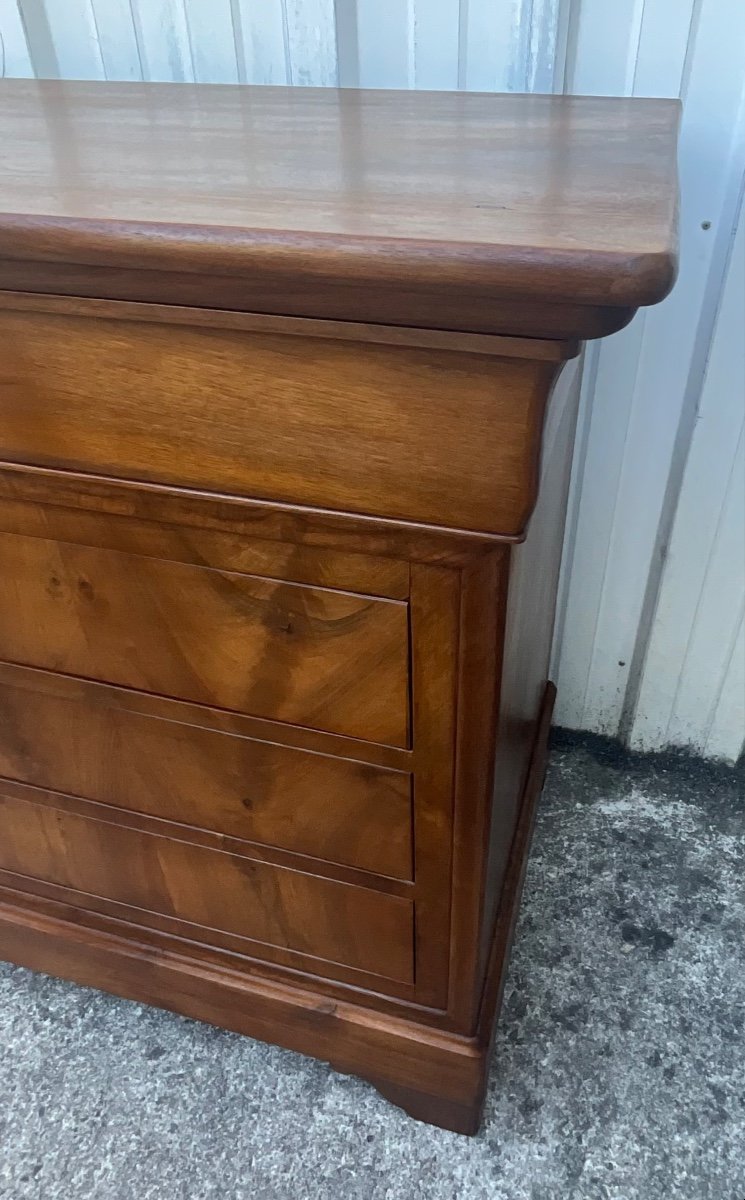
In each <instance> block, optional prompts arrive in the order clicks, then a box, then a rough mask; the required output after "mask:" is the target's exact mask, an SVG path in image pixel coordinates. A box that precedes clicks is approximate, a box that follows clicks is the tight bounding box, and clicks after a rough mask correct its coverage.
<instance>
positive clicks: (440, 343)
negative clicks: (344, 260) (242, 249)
mask: <svg viewBox="0 0 745 1200" xmlns="http://www.w3.org/2000/svg"><path fill="white" fill-rule="evenodd" d="M0 309H5V310H8V311H10V312H34V313H52V314H54V313H57V314H62V316H74V317H101V318H107V317H108V318H111V319H113V320H120V321H123V320H128V321H146V322H148V323H149V324H153V325H177V326H181V327H183V328H186V329H189V328H194V329H232V330H235V331H236V332H238V333H275V334H276V333H278V334H282V336H285V337H303V338H321V339H323V340H326V341H332V342H355V343H358V344H361V345H374V346H408V347H413V348H414V349H419V350H453V351H455V353H457V354H489V355H493V356H494V357H495V358H529V359H530V360H531V361H534V362H555V363H558V362H564V361H565V360H566V359H568V358H575V357H576V356H577V354H578V352H579V346H578V343H577V342H576V341H574V342H572V341H567V340H561V341H550V340H548V339H545V338H537V337H531V338H521V337H500V336H498V335H492V334H482V333H454V332H452V331H450V330H446V329H419V328H416V329H415V328H412V327H410V326H401V325H371V324H367V325H363V324H360V322H359V321H327V320H320V321H319V320H314V319H313V318H311V317H283V316H277V315H272V314H267V313H248V312H230V311H226V310H224V309H218V310H215V309H209V308H187V307H185V306H184V305H174V304H137V303H133V302H128V301H125V300H91V299H82V300H76V299H73V298H72V297H70V296H54V295H48V296H46V295H35V294H33V293H24V292H4V291H0Z"/></svg>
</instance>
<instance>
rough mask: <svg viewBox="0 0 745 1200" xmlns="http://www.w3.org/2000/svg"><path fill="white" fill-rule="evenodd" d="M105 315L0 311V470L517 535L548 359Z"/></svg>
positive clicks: (548, 376) (527, 499)
mask: <svg viewBox="0 0 745 1200" xmlns="http://www.w3.org/2000/svg"><path fill="white" fill-rule="evenodd" d="M79 309H80V310H82V312H84V311H85V305H79ZM108 313H109V315H107V316H106V317H102V316H100V315H91V316H90V317H86V316H84V315H80V316H76V317H69V316H64V315H62V314H57V315H54V316H51V315H49V314H37V313H33V312H23V313H13V312H9V311H2V310H0V340H1V341H2V343H3V346H4V355H3V368H2V370H3V421H2V425H0V458H2V459H4V460H7V461H20V462H34V463H38V464H40V465H42V466H50V467H67V468H73V469H75V470H81V471H92V472H94V473H96V474H106V475H109V474H110V475H117V476H120V477H123V478H127V479H143V480H148V481H150V482H154V481H157V482H162V483H172V484H179V485H186V486H189V487H197V488H207V489H209V490H212V491H225V492H238V493H242V494H246V495H252V496H257V497H263V498H265V499H272V500H284V501H289V502H292V503H297V504H319V505H321V506H323V507H324V508H331V509H337V510H338V509H341V510H355V511H360V512H363V513H365V512H366V513H370V514H372V515H376V516H387V517H396V518H399V519H403V520H409V521H425V522H427V523H430V524H433V525H445V526H450V527H453V526H454V527H457V528H461V529H474V530H486V531H488V532H498V533H503V534H508V535H509V534H519V533H521V531H522V529H523V527H524V525H525V521H526V518H527V515H528V513H529V511H530V508H531V506H532V503H533V500H534V497H535V487H536V483H537V469H536V468H537V461H538V454H539V449H540V428H541V422H542V416H543V406H544V404H545V400H546V395H547V392H548V389H549V387H550V384H551V381H552V379H553V378H554V377H555V375H556V371H557V363H556V362H550V361H543V360H539V361H535V362H533V361H530V360H526V359H520V358H517V357H510V358H504V359H502V358H497V357H494V356H493V355H486V354H472V353H466V354H463V353H458V354H455V353H453V352H452V351H448V350H440V349H420V348H410V347H407V346H399V347H395V348H391V347H388V346H379V345H372V344H364V343H354V342H348V341H334V340H332V339H324V338H318V337H316V338H308V337H298V336H289V337H288V336H287V335H278V334H261V333H256V334H251V333H238V332H235V331H233V330H227V331H224V330H221V329H219V328H211V329H208V330H205V329H202V328H200V327H199V326H186V327H181V326H179V325H178V324H176V325H175V326H171V325H166V324H160V323H159V324H152V323H148V322H146V321H144V320H142V319H141V318H140V319H139V320H130V319H128V313H127V310H126V306H125V307H124V311H121V309H120V308H119V307H118V306H117V305H115V304H112V305H109V309H108ZM557 357H558V356H557ZM309 371H310V372H312V376H313V387H312V388H310V389H309V388H308V384H307V378H308V377H307V373H308V372H309ZM184 428H189V429H193V430H194V433H195V436H194V437H193V438H189V439H186V438H184V436H183V431H184ZM467 471H468V472H471V473H472V476H473V482H472V486H471V487H470V488H468V489H463V488H461V487H460V486H459V485H460V481H461V480H462V479H463V477H464V474H465V473H466V472H467Z"/></svg>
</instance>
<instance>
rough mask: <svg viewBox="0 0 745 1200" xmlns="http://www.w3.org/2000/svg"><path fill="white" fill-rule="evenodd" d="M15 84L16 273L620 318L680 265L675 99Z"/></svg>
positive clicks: (7, 190) (12, 246) (8, 158)
mask: <svg viewBox="0 0 745 1200" xmlns="http://www.w3.org/2000/svg"><path fill="white" fill-rule="evenodd" d="M0 87H1V88H2V92H1V96H2V100H1V102H0V140H2V144H3V146H4V147H5V155H4V168H3V171H2V174H1V175H0V196H2V201H1V204H2V212H3V216H2V218H1V219H0V260H2V261H0V286H3V287H6V288H10V289H12V290H19V291H40V292H44V291H47V292H48V291H55V292H62V293H67V294H76V295H94V296H108V297H110V298H122V299H133V300H156V301H159V302H165V303H169V302H170V303H172V302H176V303H187V304H195V303H196V304H201V305H203V306H204V307H220V308H228V307H230V308H236V309H244V310H245V309H249V310H251V309H252V310H256V311H259V312H261V311H263V312H277V313H284V314H294V315H300V316H303V315H305V316H312V317H330V318H338V319H342V320H350V319H353V320H362V321H373V322H376V321H377V322H381V321H382V322H385V323H388V324H408V325H420V326H425V327H431V328H438V327H439V328H451V329H457V328H461V329H466V330H471V331H491V332H499V333H508V332H515V331H517V332H522V333H527V334H530V335H533V336H538V335H540V334H542V333H545V332H546V331H547V326H548V325H550V324H553V326H554V330H553V331H554V332H557V331H561V336H578V335H580V336H587V335H588V334H590V335H594V336H597V335H598V333H599V332H607V331H608V329H609V328H614V327H615V328H618V327H619V323H620V324H623V323H625V322H626V321H627V320H628V319H629V316H630V315H631V312H632V311H633V309H634V308H635V307H636V306H637V305H639V304H649V303H653V302H655V301H657V300H659V299H660V298H661V297H662V296H663V295H664V294H665V293H666V291H667V290H668V289H669V287H670V285H671V283H672V279H673V275H674V267H675V209H676V200H675V188H674V160H675V140H676V129H677V121H678V105H677V103H675V102H671V101H639V100H623V101H621V100H615V99H613V100H609V99H605V98H595V97H582V98H575V97H566V96H515V95H506V96H497V95H492V96H489V95H474V94H472V95H469V94H466V93H459V92H453V93H442V94H433V93H424V94H418V93H417V92H404V93H401V92H384V91H370V92H359V91H351V90H344V91H335V90H331V89H329V90H326V89H319V90H313V89H310V88H303V89H299V90H297V91H296V90H295V89H292V88H287V89H285V88H267V87H264V88H246V87H244V88H235V87H205V86H200V87H188V86H183V85H182V86H178V87H173V86H169V85H153V84H127V85H121V84H98V85H96V84H90V83H88V84H86V83H82V84H81V83H59V82H39V81H26V80H3V81H2V82H0ZM55 164H57V165H55ZM454 231H457V232H454ZM24 280H25V283H24ZM515 299H518V300H519V301H520V304H519V305H516V304H515V303H514V301H515ZM531 302H533V304H534V307H533V308H532V309H531ZM598 310H600V313H598ZM599 317H600V319H599ZM603 318H604V319H605V323H604V320H603ZM541 326H542V327H541Z"/></svg>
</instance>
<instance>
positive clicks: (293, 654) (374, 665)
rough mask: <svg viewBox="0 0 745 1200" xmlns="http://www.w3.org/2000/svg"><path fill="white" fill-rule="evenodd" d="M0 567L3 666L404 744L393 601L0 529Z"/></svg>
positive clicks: (399, 608)
mask: <svg viewBox="0 0 745 1200" xmlns="http://www.w3.org/2000/svg"><path fill="white" fill-rule="evenodd" d="M0 574H1V575H2V576H3V577H4V578H5V579H6V580H7V581H12V583H11V584H10V585H9V586H6V587H5V588H3V589H2V591H0V657H2V658H4V659H6V660H8V661H10V662H18V663H24V664H27V665H29V666H33V667H44V668H47V669H48V670H53V671H61V672H64V673H65V674H68V675H81V676H83V677H86V678H90V679H102V680H104V681H106V682H110V683H117V684H122V685H124V686H125V687H132V688H138V689H141V690H142V691H149V692H157V693H160V694H164V695H168V696H176V697H182V698H183V699H185V700H196V701H198V702H200V703H203V704H214V705H217V706H218V707H221V708H232V709H237V710H238V711H240V712H247V713H251V714H253V715H255V716H260V717H272V718H274V719H277V720H280V721H288V722H290V723H292V724H297V725H310V726H312V727H313V728H316V729H327V730H329V731H331V732H332V733H345V734H349V735H351V736H353V737H364V738H366V739H368V740H370V741H374V742H389V743H391V744H392V745H397V746H404V745H406V744H407V740H408V731H407V725H408V699H407V688H408V643H407V638H408V633H407V628H408V627H407V608H406V605H405V604H403V603H401V602H400V601H394V600H381V599H377V598H371V597H369V596H358V595H352V594H350V593H346V592H335V591H331V590H328V589H326V590H321V589H319V588H307V587H300V586H299V585H297V584H294V583H283V582H280V581H277V580H268V579H259V578H256V577H254V576H249V575H239V574H237V573H234V572H227V571H217V570H214V569H205V568H204V567H194V566H191V565H186V564H183V563H176V562H165V561H163V560H161V559H155V558H146V557H142V556H137V555H133V554H122V553H120V552H119V551H109V550H99V549H90V548H89V547H87V546H80V545H77V544H73V543H70V542H52V541H48V540H46V539H44V538H26V537H19V536H16V535H15V534H7V533H3V534H0ZM363 655H364V657H363Z"/></svg>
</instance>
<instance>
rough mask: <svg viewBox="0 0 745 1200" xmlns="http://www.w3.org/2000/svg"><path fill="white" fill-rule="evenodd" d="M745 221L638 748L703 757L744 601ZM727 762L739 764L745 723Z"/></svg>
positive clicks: (690, 462)
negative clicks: (681, 750) (679, 749)
mask: <svg viewBox="0 0 745 1200" xmlns="http://www.w3.org/2000/svg"><path fill="white" fill-rule="evenodd" d="M744 335H745V219H743V217H742V216H741V218H740V221H739V226H738V233H737V238H736V241H735V244H734V247H733V250H732V257H731V260H730V263H729V268H728V271H727V280H726V284H725V287H724V290H723V293H722V301H721V306H720V308H719V312H718V316H717V321H716V328H715V333H714V338H713V342H712V348H711V355H710V358H709V362H708V367H707V371H706V379H705V382H704V386H703V391H702V395H701V402H700V405H699V409H698V416H697V420H696V424H695V428H694V432H693V439H692V442H691V446H690V451H689V453H688V457H687V461H686V464H685V472H684V475H683V483H682V488H681V492H680V497H679V500H678V505H677V510H676V514H675V523H674V526H673V531H672V537H671V541H670V549H669V553H668V556H667V559H666V562H665V569H664V573H663V577H662V582H661V586H660V592H659V597H658V602H657V606H656V610H655V613H654V621H653V623H652V629H651V636H650V640H649V646H648V649H647V654H646V657H645V661H644V666H643V673H642V680H641V686H640V689H639V696H638V702H637V706H636V713H635V717H634V722H633V725H632V729H631V742H632V744H633V745H634V747H636V748H638V749H660V748H662V747H664V746H666V745H668V744H674V745H685V746H691V747H692V748H694V749H696V750H698V751H700V752H704V750H706V748H707V743H708V739H709V731H710V728H711V727H712V726H713V724H714V721H715V714H716V712H717V709H718V708H719V703H720V695H721V693H722V690H723V686H724V680H725V678H726V676H727V674H728V672H729V670H730V657H731V655H732V654H733V653H734V652H735V648H736V645H737V638H738V631H739V626H740V623H741V619H742V608H743V602H744V600H745V459H744V457H743V436H744V435H743V415H744V410H745V351H744V350H743V337H744ZM718 740H719V743H720V745H719V752H720V756H721V757H728V758H729V759H730V761H734V760H735V759H736V758H737V757H738V754H739V752H740V749H741V746H742V742H743V740H745V723H744V724H743V726H742V727H741V728H740V730H739V735H735V738H734V741H733V742H732V743H731V744H730V745H728V746H725V745H724V744H723V741H722V737H721V736H720V737H719V739H718Z"/></svg>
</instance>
